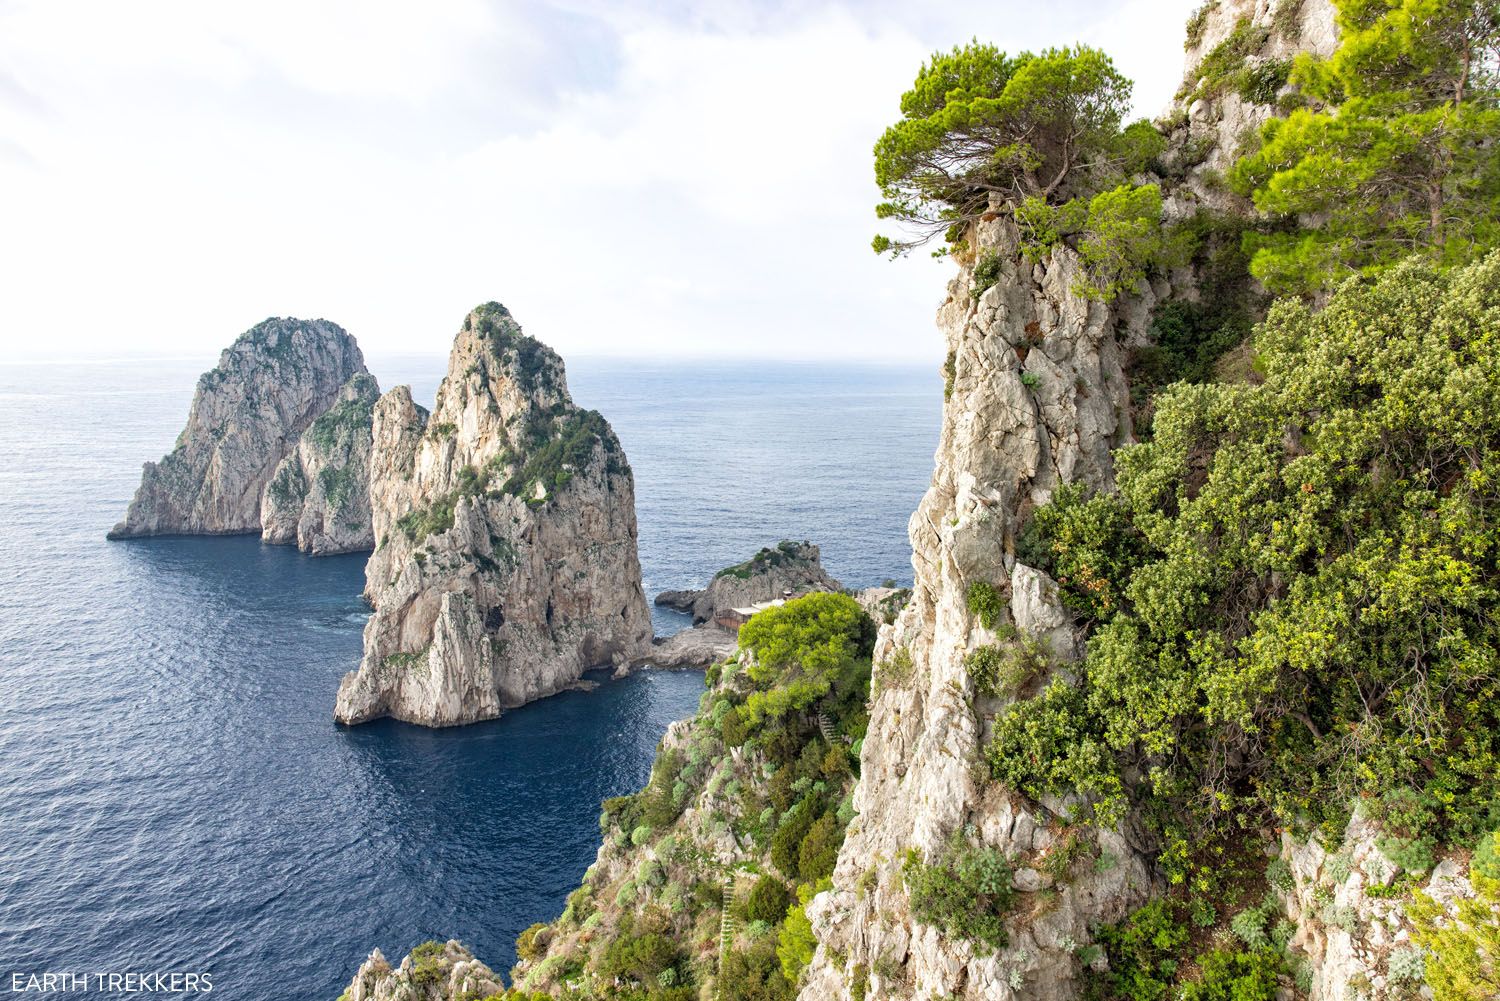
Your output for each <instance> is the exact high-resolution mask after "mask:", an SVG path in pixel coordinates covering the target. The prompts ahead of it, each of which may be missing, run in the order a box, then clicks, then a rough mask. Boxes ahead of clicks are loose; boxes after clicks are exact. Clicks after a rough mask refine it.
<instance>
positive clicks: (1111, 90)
mask: <svg viewBox="0 0 1500 1001" xmlns="http://www.w3.org/2000/svg"><path fill="white" fill-rule="evenodd" d="M1130 89H1131V83H1130V81H1129V80H1128V79H1126V78H1125V77H1124V76H1123V75H1121V74H1120V73H1119V71H1117V70H1116V69H1115V67H1114V64H1113V63H1112V62H1111V61H1110V59H1109V57H1108V56H1106V55H1105V54H1104V53H1102V52H1100V51H1099V50H1097V49H1092V48H1089V47H1087V46H1075V47H1073V48H1064V49H1048V50H1046V51H1045V52H1042V53H1039V54H1035V55H1033V54H1031V53H1028V52H1023V53H1021V54H1019V55H1016V56H1007V55H1006V54H1005V53H1003V52H1001V51H999V50H998V49H996V48H995V47H994V46H993V45H986V44H982V43H980V42H977V41H976V42H971V43H970V44H968V45H965V46H961V47H958V48H955V49H954V50H953V51H952V52H948V53H938V54H936V55H934V56H933V57H932V60H931V61H930V62H929V63H927V64H926V65H924V66H923V67H922V69H921V72H919V73H918V74H917V79H916V82H915V83H914V84H913V85H912V89H911V90H909V91H907V92H906V93H905V94H904V95H902V97H901V113H902V118H901V120H900V121H899V122H897V123H896V124H894V125H892V126H891V127H890V128H888V129H886V130H885V133H884V135H882V136H881V137H880V141H879V142H877V143H876V144H875V180H876V183H878V184H879V185H880V189H881V193H882V196H883V197H884V199H885V200H884V201H882V202H881V204H880V205H879V206H877V209H876V215H877V216H879V217H880V218H882V219H894V220H896V221H897V222H899V223H901V224H903V226H904V227H905V228H906V229H907V230H908V231H909V232H910V235H909V236H908V237H906V238H892V237H889V236H877V237H876V238H875V241H874V247H875V250H876V251H877V252H880V253H885V252H890V253H892V254H894V255H900V254H903V253H905V252H906V251H908V250H910V249H911V248H913V247H916V246H920V245H922V244H924V243H926V242H928V241H929V240H931V239H932V238H933V237H934V236H936V235H938V234H940V233H942V234H945V235H946V238H947V239H948V241H949V242H950V243H957V242H959V241H960V240H961V239H962V237H963V233H964V231H965V229H966V228H967V227H968V226H969V225H970V224H972V223H973V222H975V221H977V220H978V219H980V218H981V217H982V216H983V215H984V214H985V213H987V212H989V211H991V208H992V199H998V200H999V202H1000V203H1001V204H1003V205H1007V206H1010V207H1011V208H1012V209H1015V208H1016V207H1018V206H1020V205H1022V204H1026V205H1027V206H1028V207H1029V213H1028V218H1029V219H1030V220H1031V221H1032V223H1033V229H1039V232H1044V233H1045V234H1046V235H1047V236H1049V237H1050V238H1051V239H1052V240H1054V241H1056V240H1064V239H1068V240H1071V239H1073V238H1078V239H1087V236H1088V234H1090V233H1092V232H1093V231H1092V230H1090V228H1089V226H1088V223H1089V221H1090V219H1091V213H1090V211H1089V209H1090V206H1089V199H1090V198H1091V197H1092V196H1094V195H1097V194H1099V193H1100V192H1103V191H1106V190H1108V189H1111V188H1114V187H1115V186H1116V185H1118V184H1119V183H1120V182H1121V181H1122V180H1124V179H1125V178H1126V177H1127V176H1128V175H1129V174H1130V173H1131V172H1133V171H1135V170H1138V169H1140V167H1141V166H1143V165H1144V164H1145V163H1146V162H1148V161H1149V160H1150V159H1151V158H1152V157H1154V156H1155V155H1156V154H1157V153H1159V152H1160V150H1161V148H1162V140H1161V137H1160V136H1159V135H1158V134H1157V133H1156V131H1155V130H1154V129H1153V128H1152V127H1151V125H1150V124H1149V123H1146V122H1138V123H1135V124H1134V125H1131V126H1129V127H1124V128H1122V122H1123V121H1124V117H1125V112H1126V111H1127V109H1128V108H1129V105H1130ZM1120 201H1121V196H1120V195H1116V196H1115V198H1114V200H1113V202H1112V203H1111V205H1109V206H1101V207H1100V211H1096V212H1095V213H1093V216H1096V217H1099V218H1101V219H1105V218H1107V219H1109V220H1110V221H1111V222H1114V223H1118V219H1119V216H1120V212H1119V205H1120ZM1059 207H1067V208H1068V209H1069V211H1067V212H1066V213H1064V214H1063V215H1061V216H1059V217H1057V218H1051V217H1049V216H1048V213H1047V210H1048V209H1055V208H1059ZM1159 214H1160V211H1159V206H1158V210H1157V212H1156V214H1155V215H1153V216H1151V218H1150V219H1149V220H1147V222H1148V223H1149V225H1151V226H1154V225H1155V224H1156V222H1157V221H1158V219H1157V217H1158V216H1159ZM1137 215H1139V212H1137ZM1131 236H1132V239H1133V241H1134V243H1139V242H1140V240H1139V237H1138V235H1137V234H1135V233H1133V232H1132V234H1131ZM1033 242H1037V241H1036V240H1033ZM1134 243H1133V244H1132V246H1134ZM1121 252H1122V251H1120V250H1119V249H1118V248H1112V249H1110V250H1098V251H1096V255H1095V256H1096V257H1097V259H1098V260H1100V261H1101V262H1104V263H1105V264H1106V265H1107V266H1112V264H1113V262H1112V261H1111V260H1110V257H1111V255H1112V254H1113V255H1116V256H1117V255H1118V254H1119V253H1121ZM1113 280H1114V279H1113V278H1112V276H1105V277H1104V278H1103V279H1102V281H1101V282H1099V283H1098V284H1100V286H1101V289H1104V288H1106V287H1107V286H1109V285H1110V284H1111V282H1112V281H1113ZM1111 293H1112V290H1111Z"/></svg>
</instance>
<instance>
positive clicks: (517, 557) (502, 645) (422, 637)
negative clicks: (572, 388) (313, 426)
mask: <svg viewBox="0 0 1500 1001" xmlns="http://www.w3.org/2000/svg"><path fill="white" fill-rule="evenodd" d="M370 476H371V488H370V503H371V520H372V525H373V528H374V535H375V540H376V549H375V552H374V554H373V555H372V556H371V557H370V562H369V564H368V566H367V568H366V572H365V596H366V597H367V598H368V600H369V601H370V603H371V604H372V605H373V606H374V610H375V611H374V615H372V616H371V618H370V621H369V624H368V625H367V626H366V628H365V652H364V659H363V660H362V662H361V664H360V667H359V670H358V671H355V672H352V673H350V674H349V675H347V676H346V677H345V678H344V680H343V683H342V684H341V685H340V686H339V692H338V700H337V705H336V708H335V716H336V717H337V718H338V719H339V720H341V721H342V722H345V723H360V722H364V721H366V720H370V719H375V718H377V717H380V716H394V717H396V718H398V719H403V720H407V721H409V722H414V723H422V724H426V725H429V726H448V725H454V724H459V723H470V722H474V721H476V720H482V719H489V718H493V717H495V716H498V715H499V714H500V712H501V711H502V710H503V709H505V708H507V707H511V706H517V705H521V704H522V703H525V702H529V701H531V700H533V699H537V698H541V697H542V696H545V695H550V694H552V693H554V692H558V691H561V690H562V689H564V688H567V687H568V686H570V685H572V684H574V683H575V682H577V681H578V679H579V677H580V676H581V675H582V673H583V672H584V671H585V670H587V669H589V668H592V667H599V666H605V665H610V664H612V663H614V664H622V663H627V662H629V661H630V660H632V659H634V658H635V656H636V655H637V654H638V652H639V651H640V650H641V649H642V647H643V646H644V645H645V644H647V643H648V642H649V641H650V638H651V626H650V617H649V613H648V610H647V606H646V599H645V595H644V593H643V591H642V589H641V573H640V563H639V559H638V557H637V553H636V522H635V488H634V481H633V479H632V476H631V471H630V464H629V463H628V462H627V461H626V459H625V453H624V451H623V450H622V449H621V447H620V443H619V441H618V440H617V439H616V438H615V435H614V432H613V431H612V430H611V429H610V426H609V424H608V422H607V421H605V420H604V418H603V417H601V416H600V415H599V414H597V413H595V412H593V411H588V410H581V409H579V408H578V407H576V406H574V404H573V401H572V399H571V397H570V396H569V395H568V388H567V383H566V379H565V375H564V371H563V363H562V361H561V359H559V358H558V356H557V355H556V354H555V353H554V352H553V351H552V350H551V349H550V348H548V347H546V346H545V345H543V344H541V343H540V342H538V341H536V340H533V339H532V338H530V337H527V336H526V335H525V334H523V333H522V332H521V328H520V326H519V325H518V324H517V323H516V322H515V320H514V319H513V318H512V317H511V315H510V313H509V312H508V311H507V310H506V309H505V308H504V307H503V306H500V305H499V304H497V303H489V304H486V305H484V306H480V307H479V308H478V309H475V310H474V311H473V312H472V313H470V314H469V316H468V317H467V318H466V319H465V320H464V324H463V329H462V330H460V331H459V334H458V336H457V338H456V340H455V341H454V345H453V351H452V354H451V355H450V357H449V362H448V373H447V376H446V378H444V380H443V383H442V385H441V386H440V387H439V389H438V396H437V403H436V406H435V408H434V410H433V412H432V414H431V415H430V416H428V415H427V414H425V413H424V412H423V411H422V410H421V408H419V407H417V406H416V405H415V404H414V403H413V402H412V400H411V394H410V392H409V391H407V390H406V389H405V388H404V387H403V388H398V389H396V390H393V391H391V392H389V393H387V394H386V395H385V396H383V397H382V398H381V399H380V401H379V402H378V403H377V404H376V406H375V409H374V416H373V441H372V444H371V449H370Z"/></svg>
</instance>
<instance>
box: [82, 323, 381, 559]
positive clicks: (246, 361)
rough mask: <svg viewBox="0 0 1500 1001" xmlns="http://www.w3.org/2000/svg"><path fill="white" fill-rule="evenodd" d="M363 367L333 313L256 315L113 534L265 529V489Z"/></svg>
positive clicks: (202, 383)
mask: <svg viewBox="0 0 1500 1001" xmlns="http://www.w3.org/2000/svg"><path fill="white" fill-rule="evenodd" d="M364 371H365V363H364V357H363V355H361V354H360V350H359V346H358V345H357V344H356V343H355V341H354V338H353V337H351V336H350V335H349V334H348V333H346V332H345V331H344V330H343V329H342V328H340V327H339V326H337V325H336V324H333V323H329V322H328V321H327V320H296V319H291V318H272V319H269V320H266V321H264V322H263V323H259V324H256V325H255V326H254V327H252V328H250V329H249V330H248V331H246V332H245V333H244V334H241V335H240V337H239V339H238V340H236V341H235V342H234V344H232V345H231V346H230V347H229V348H228V349H226V350H225V351H224V353H223V354H222V355H220V356H219V364H218V365H217V366H216V367H215V368H213V369H211V370H210V371H208V372H205V373H204V374H203V376H202V377H201V378H200V379H199V380H198V388H197V391H196V392H195V393H194V394H193V404H192V408H191V410H189V412H188V420H187V426H186V427H185V428H183V431H182V434H181V435H179V436H178V438H177V445H176V447H175V448H174V449H173V450H172V451H171V453H169V454H168V455H167V456H166V457H165V458H163V459H162V460H161V461H160V462H148V463H146V465H145V470H144V472H143V474H142V476H141V485H140V488H139V489H137V490H136V494H135V499H134V500H132V501H131V502H130V508H129V510H127V511H126V513H125V518H124V520H123V521H121V522H120V523H119V524H118V525H116V526H115V527H114V529H113V530H112V531H111V532H110V533H109V537H110V538H112V539H125V538H133V537H135V536H143V535H231V534H236V533H242V532H259V531H261V517H260V515H261V512H260V507H261V496H262V494H263V493H264V492H265V489H266V485H267V483H269V482H270V480H271V477H272V475H273V474H274V473H275V471H276V467H277V465H278V464H279V463H280V462H281V460H282V459H283V458H285V457H286V456H287V454H288V453H290V452H291V451H292V450H293V449H294V448H295V447H296V445H297V441H298V439H299V438H300V437H301V436H302V432H303V431H305V430H306V429H307V428H308V426H309V425H311V424H312V422H313V421H314V420H316V419H317V418H318V417H319V416H320V415H321V414H322V413H323V412H324V411H326V410H327V409H328V408H329V407H330V406H331V405H332V404H333V403H334V401H335V400H336V399H337V398H338V395H339V389H340V387H342V386H343V385H344V384H345V383H346V382H348V381H349V379H350V378H352V377H353V376H355V375H356V374H360V373H363V372H364Z"/></svg>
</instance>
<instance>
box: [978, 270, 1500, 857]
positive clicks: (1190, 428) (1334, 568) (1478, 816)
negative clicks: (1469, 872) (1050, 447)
mask: <svg viewBox="0 0 1500 1001" xmlns="http://www.w3.org/2000/svg"><path fill="white" fill-rule="evenodd" d="M1256 347H1257V351H1258V359H1259V365H1260V367H1261V369H1262V371H1263V372H1264V375H1265V378H1264V382H1262V383H1260V384H1258V385H1243V384H1239V385H1226V384H1217V385H1201V386H1187V385H1181V386H1177V387H1174V388H1172V389H1170V390H1168V391H1167V392H1166V393H1165V394H1164V395H1163V397H1162V398H1161V399H1160V400H1159V401H1158V409H1157V415H1156V421H1155V428H1156V431H1155V438H1154V440H1153V441H1151V442H1149V443H1146V444H1142V445H1137V446H1131V447H1128V448H1125V449H1123V450H1121V451H1120V452H1119V453H1117V459H1118V464H1119V495H1118V496H1117V497H1115V496H1099V497H1086V496H1085V495H1083V494H1082V493H1081V492H1078V491H1076V490H1073V491H1062V492H1060V493H1059V495H1058V497H1057V500H1056V502H1055V503H1054V504H1053V505H1052V506H1051V507H1049V508H1046V509H1043V513H1041V514H1039V517H1038V519H1037V528H1038V531H1039V534H1040V535H1041V537H1042V539H1043V540H1044V542H1043V546H1042V548H1043V549H1044V550H1046V551H1045V552H1043V554H1042V555H1043V556H1045V557H1048V558H1047V559H1046V560H1045V561H1044V562H1045V563H1046V564H1047V565H1048V566H1049V567H1050V568H1051V569H1052V570H1053V571H1054V572H1055V573H1056V574H1057V576H1058V578H1059V581H1060V583H1061V584H1062V586H1063V588H1064V593H1065V594H1066V595H1067V600H1068V602H1069V604H1070V605H1071V606H1072V607H1074V608H1075V609H1077V610H1078V611H1079V613H1080V616H1081V617H1083V618H1085V619H1086V620H1088V621H1090V622H1092V623H1094V631H1093V635H1092V636H1091V638H1090V641H1089V649H1088V658H1087V660H1086V662H1085V670H1084V671H1083V672H1082V675H1081V677H1080V678H1079V679H1078V683H1077V684H1066V683H1063V682H1054V683H1053V684H1052V685H1050V686H1049V687H1048V688H1047V689H1046V690H1045V691H1044V692H1043V693H1042V695H1040V696H1039V697H1037V698H1035V699H1032V700H1028V701H1024V702H1020V703H1017V704H1016V705H1014V706H1012V707H1011V708H1010V709H1008V710H1007V711H1006V712H1005V713H1004V714H1002V716H1001V718H1000V719H999V720H997V722H996V735H995V742H994V744H993V745H992V747H991V760H992V762H993V763H994V765H995V768H996V772H997V774H999V775H1002V776H1003V777H1005V778H1007V779H1008V780H1009V781H1011V782H1013V783H1015V784H1016V785H1018V786H1019V787H1020V788H1022V789H1024V790H1026V791H1027V792H1029V793H1031V794H1033V795H1035V794H1038V793H1041V792H1044V791H1061V790H1064V789H1082V790H1086V791H1089V792H1091V793H1093V794H1094V795H1095V797H1096V798H1095V801H1094V809H1095V810H1096V812H1097V814H1098V815H1099V816H1100V817H1101V818H1102V819H1110V818H1117V817H1118V816H1120V815H1121V813H1122V812H1123V811H1124V809H1125V808H1126V807H1127V806H1128V805H1129V803H1130V802H1131V801H1132V800H1137V801H1139V802H1140V804H1141V805H1142V806H1143V807H1145V808H1146V809H1147V811H1148V812H1149V813H1151V814H1152V815H1153V816H1155V817H1156V821H1157V826H1158V829H1159V831H1160V833H1161V835H1162V837H1163V839H1164V856H1163V858H1164V861H1165V862H1166V863H1167V865H1168V867H1169V869H1170V870H1172V871H1174V872H1176V873H1178V874H1179V875H1181V874H1183V873H1184V871H1185V867H1186V864H1187V860H1188V858H1189V857H1190V856H1191V855H1192V853H1193V847H1194V846H1195V845H1199V844H1202V843H1203V842H1204V841H1205V840H1210V839H1212V838H1213V837H1215V836H1216V835H1219V834H1222V833H1224V832H1225V831H1228V830H1237V829H1245V828H1249V827H1251V826H1254V825H1256V824H1259V823H1265V822H1275V823H1278V824H1281V825H1288V826H1293V827H1298V828H1304V829H1305V828H1306V827H1308V826H1310V825H1315V824H1321V825H1322V826H1323V827H1324V828H1325V829H1326V830H1328V831H1330V832H1334V831H1337V830H1338V829H1339V828H1340V826H1341V825H1342V822H1343V820H1344V818H1345V817H1346V816H1347V813H1348V810H1349V808H1350V807H1351V805H1352V804H1354V803H1356V802H1364V803H1366V804H1367V806H1366V809H1368V810H1370V811H1372V812H1375V813H1377V814H1383V815H1385V816H1386V817H1387V819H1388V821H1389V823H1388V827H1390V829H1391V830H1393V831H1394V832H1396V833H1395V834H1394V835H1393V836H1392V846H1391V847H1392V849H1393V850H1394V851H1395V852H1396V854H1398V856H1400V857H1404V858H1405V859H1406V860H1407V862H1409V863H1411V865H1410V867H1411V868H1414V869H1418V870H1420V869H1421V868H1423V867H1424V859H1425V860H1427V861H1426V862H1425V865H1428V866H1430V846H1429V847H1428V848H1426V849H1424V846H1423V838H1424V837H1433V838H1437V839H1451V838H1457V839H1461V840H1471V839H1473V838H1475V837H1476V836H1477V835H1478V833H1479V832H1481V831H1488V830H1490V829H1492V828H1493V827H1494V826H1495V825H1496V823H1497V822H1500V787H1497V784H1496V778H1495V776H1496V768H1497V764H1500V718H1497V715H1500V702H1497V699H1496V697H1497V695H1500V672H1497V664H1496V652H1495V651H1496V641H1497V639H1500V637H1497V635H1496V628H1497V627H1496V623H1495V621H1494V619H1493V616H1492V615H1491V611H1490V610H1491V609H1492V608H1493V606H1494V602H1495V599H1496V595H1497V586H1500V535H1497V532H1496V529H1495V525H1494V521H1493V518H1492V516H1491V512H1492V511H1494V510H1495V505H1496V504H1497V502H1500V487H1497V483H1500V480H1497V475H1500V451H1495V449H1496V448H1497V446H1500V415H1497V412H1496V410H1495V408H1494V405H1493V401H1494V400H1495V399H1497V398H1500V255H1497V256H1495V257H1492V258H1490V259H1487V260H1486V261H1483V262H1481V263H1477V264H1474V265H1472V266H1469V267H1467V268H1464V269H1461V270H1458V271H1456V272H1451V273H1444V272H1441V271H1438V270H1435V269H1434V268H1432V267H1431V266H1428V265H1422V264H1418V263H1414V262H1413V263H1408V264H1405V265H1403V266H1401V267H1400V268H1397V269H1395V270H1393V271H1391V272H1388V273H1387V274H1385V275H1384V276H1382V277H1381V278H1380V279H1379V280H1378V281H1376V282H1374V283H1370V284H1353V285H1349V286H1346V287H1344V288H1342V289H1341V290H1340V291H1339V292H1338V293H1337V294H1336V295H1335V296H1334V297H1333V299H1332V300H1331V301H1330V303H1329V304H1328V306H1327V308H1326V309H1324V310H1323V311H1321V312H1313V311H1311V310H1309V309H1308V308H1307V307H1305V306H1301V305H1298V304H1294V303H1290V302H1284V303H1281V304H1279V305H1278V306H1277V308H1276V309H1275V310H1273V312H1272V314H1271V317H1270V318H1269V320H1268V321H1267V323H1266V324H1265V325H1264V327H1263V329H1262V331H1261V333H1260V335H1259V337H1258V339H1257V342H1256ZM1143 664H1149V665H1151V670H1150V671H1142V670H1141V667H1140V665H1143ZM1226 762H1228V763H1230V764H1228V766H1227V767H1226V766H1225V764H1224V763H1226ZM1129 774H1139V775H1141V776H1142V777H1143V779H1142V781H1139V782H1127V781H1126V776H1127V775H1129ZM1403 818H1405V819H1403ZM1403 830H1405V831H1406V832H1407V833H1406V834H1404V835H1403V834H1402V831H1403Z"/></svg>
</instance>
